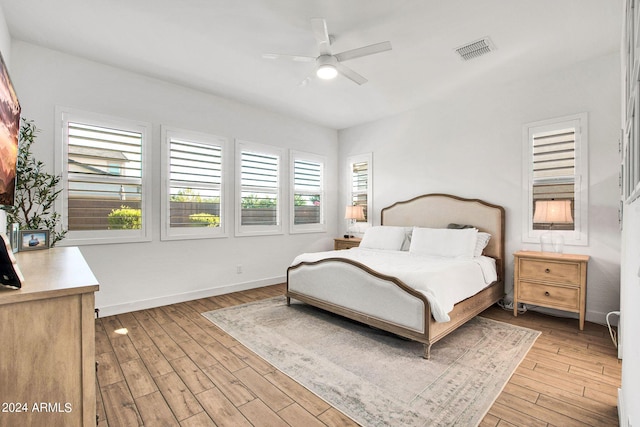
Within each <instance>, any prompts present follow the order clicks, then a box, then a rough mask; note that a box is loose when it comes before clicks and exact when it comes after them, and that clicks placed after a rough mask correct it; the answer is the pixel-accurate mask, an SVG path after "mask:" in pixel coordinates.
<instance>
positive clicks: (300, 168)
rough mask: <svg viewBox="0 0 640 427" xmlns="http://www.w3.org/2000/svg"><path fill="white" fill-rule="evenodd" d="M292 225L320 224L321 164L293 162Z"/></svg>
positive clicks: (301, 161)
mask: <svg viewBox="0 0 640 427" xmlns="http://www.w3.org/2000/svg"><path fill="white" fill-rule="evenodd" d="M293 169H294V172H293V183H294V184H293V185H294V224H295V225H298V224H320V223H321V222H322V218H321V208H320V204H321V202H322V200H321V199H322V163H318V162H312V161H307V160H295V161H294V162H293Z"/></svg>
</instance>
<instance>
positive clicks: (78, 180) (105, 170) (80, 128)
mask: <svg viewBox="0 0 640 427" xmlns="http://www.w3.org/2000/svg"><path fill="white" fill-rule="evenodd" d="M67 149H68V152H67V158H68V165H67V166H68V169H67V185H68V212H67V213H68V224H67V226H68V229H69V230H70V231H74V230H113V229H140V228H141V227H142V212H141V211H142V173H143V171H142V133H139V132H132V131H127V130H120V129H113V128H107V127H101V126H94V125H89V124H83V123H76V122H68V145H67ZM114 211H115V212H116V214H114Z"/></svg>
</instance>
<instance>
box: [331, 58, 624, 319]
mask: <svg viewBox="0 0 640 427" xmlns="http://www.w3.org/2000/svg"><path fill="white" fill-rule="evenodd" d="M479 60H482V59H479ZM619 79H620V59H619V55H618V54H617V53H616V54H612V55H608V56H605V57H601V58H597V59H594V60H591V61H588V62H585V63H581V64H577V65H575V66H574V67H571V68H569V69H565V70H562V71H560V72H555V73H552V74H549V75H543V76H539V77H538V78H537V79H535V80H527V81H521V80H515V79H514V81H511V82H504V84H502V85H500V86H497V87H483V86H482V82H481V81H479V82H474V84H475V86H474V87H464V88H461V89H460V91H459V92H456V93H453V94H449V97H448V98H446V99H434V100H433V101H432V102H431V103H430V104H428V105H425V106H424V107H422V108H420V109H417V110H413V111H409V112H407V113H404V114H401V115H398V116H395V117H392V118H388V119H384V120H379V121H377V122H373V123H370V124H365V125H362V126H358V127H354V128H350V129H346V130H341V131H340V132H339V140H340V146H339V147H340V155H339V158H340V165H341V166H340V177H341V181H340V182H345V179H346V176H345V172H346V166H345V165H344V163H345V159H346V157H347V156H350V155H356V154H360V153H366V152H372V153H373V203H374V206H373V211H374V217H373V222H374V224H379V223H380V209H382V208H383V207H385V206H388V205H390V204H392V203H393V202H395V201H398V200H404V199H408V198H411V197H414V196H416V195H420V194H424V193H451V194H455V195H458V196H462V197H469V198H480V199H484V200H486V201H488V202H491V203H495V204H499V205H502V206H504V207H505V210H506V251H507V252H506V253H507V254H509V256H508V259H507V290H508V291H511V290H512V288H513V257H511V256H510V254H511V253H513V252H515V251H517V250H519V249H530V250H539V245H531V244H524V243H522V240H521V234H522V227H521V221H522V197H523V190H522V188H523V187H522V183H521V181H522V173H521V168H522V160H521V159H522V155H523V150H522V145H523V143H522V126H523V124H525V123H529V122H533V121H537V120H543V119H549V118H554V117H560V116H565V115H569V114H575V113H581V112H587V113H588V114H589V116H588V117H589V157H590V158H589V180H590V181H589V183H590V188H589V246H565V252H573V253H584V254H588V255H590V256H591V257H592V258H591V260H590V262H589V268H588V291H587V316H586V317H587V320H590V321H595V322H599V323H603V322H604V317H605V315H606V313H607V312H609V311H612V310H617V309H618V306H619V285H620V274H619V268H620V232H619V227H618V219H617V208H618V200H619V194H618V168H619V157H618V138H619V129H620V111H619V102H620V89H619V88H620V80H619ZM345 193H346V191H345V189H344V188H343V187H341V188H340V199H339V200H340V201H345V200H346V195H345ZM343 204H344V203H343Z"/></svg>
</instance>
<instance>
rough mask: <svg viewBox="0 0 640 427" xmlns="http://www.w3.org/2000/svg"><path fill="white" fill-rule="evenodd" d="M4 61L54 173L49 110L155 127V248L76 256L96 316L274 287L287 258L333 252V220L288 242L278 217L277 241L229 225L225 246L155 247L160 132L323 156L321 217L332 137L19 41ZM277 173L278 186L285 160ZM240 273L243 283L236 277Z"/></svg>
mask: <svg viewBox="0 0 640 427" xmlns="http://www.w3.org/2000/svg"><path fill="white" fill-rule="evenodd" d="M12 53H13V69H12V77H13V80H14V84H15V86H16V91H17V93H18V97H19V98H20V101H21V103H22V106H23V117H26V118H29V119H33V120H34V121H35V123H36V125H37V126H38V127H39V128H41V129H42V131H41V133H40V134H39V136H38V138H37V140H36V143H35V144H34V153H35V155H36V157H37V158H38V159H40V160H42V161H44V162H45V163H46V165H47V166H48V167H49V169H51V170H53V165H54V145H53V141H54V132H55V131H56V124H55V123H54V109H55V106H57V105H59V106H65V107H71V108H75V109H80V110H86V111H91V112H97V113H102V114H107V115H111V116H116V117H123V118H130V119H135V120H141V121H146V122H150V123H152V125H153V136H152V141H153V147H152V158H153V169H152V171H151V173H152V174H153V193H152V198H153V223H152V229H153V241H152V242H150V243H134V244H114V245H93V246H83V247H82V248H81V250H82V253H83V254H84V256H85V258H86V259H87V261H88V263H89V265H90V266H91V268H92V270H93V271H94V273H95V275H96V277H97V278H98V280H99V281H100V291H99V292H98V293H97V295H96V306H97V307H98V308H100V309H101V314H104V315H108V314H114V313H119V312H125V311H130V310H133V309H138V308H143V307H150V306H157V305H162V304H168V303H172V302H176V301H183V300H188V299H193V298H197V297H201V296H207V295H214V294H220V293H225V292H230V291H233V290H239V289H246V288H250V287H256V286H261V285H265V284H273V283H280V282H282V281H284V277H285V274H286V268H287V266H288V265H289V263H290V262H291V261H292V260H293V258H294V256H295V255H297V254H299V253H301V252H304V251H317V250H325V249H329V248H331V246H332V243H333V242H332V238H333V237H334V236H335V235H336V233H337V228H336V224H335V220H334V216H333V215H331V214H330V215H328V218H329V224H328V227H327V232H326V233H315V234H296V235H289V234H288V232H287V231H286V230H287V228H288V224H289V216H288V211H287V210H286V209H285V212H284V215H283V224H285V234H284V235H279V236H261V237H241V238H235V237H233V230H234V227H233V223H230V224H229V227H228V230H229V234H230V235H229V237H228V238H223V239H204V240H190V241H170V242H166V241H160V166H159V164H160V145H159V144H160V125H161V124H162V125H169V126H174V127H179V128H184V129H191V130H195V131H200V132H209V133H212V134H215V135H220V136H224V137H227V138H230V140H233V138H239V139H243V140H248V141H253V142H259V143H263V144H270V145H274V146H279V147H283V148H285V149H289V148H291V149H295V150H299V151H307V152H312V153H317V154H320V155H323V156H326V158H327V168H326V176H327V188H328V191H327V201H326V209H327V212H328V213H332V212H335V210H336V199H337V195H336V190H335V189H336V186H337V184H336V182H337V169H336V164H337V132H336V131H335V130H332V129H328V128H324V127H321V126H317V125H313V124H310V123H306V122H302V121H298V120H294V119H290V118H287V117H284V116H281V115H278V114H274V113H272V112H269V111H266V110H261V109H257V108H254V107H250V106H248V105H245V104H241V103H238V102H234V101H230V100H227V99H223V98H219V97H216V96H212V95H208V94H204V93H202V92H199V91H195V90H190V89H187V88H184V87H181V86H177V85H174V84H170V83H166V82H162V81H159V80H155V79H152V78H148V77H144V76H141V75H138V74H135V73H131V72H127V71H124V70H121V69H117V68H112V67H109V66H105V65H102V64H99V63H96V62H91V61H87V60H84V59H80V58H78V57H74V56H70V55H66V54H62V53H60V52H57V51H53V50H49V49H45V48H42V47H38V46H35V45H32V44H28V43H24V42H21V41H15V42H14V43H13V46H12ZM168 60H170V58H168ZM285 160H286V159H285ZM283 164H284V166H285V172H286V173H285V175H283V177H285V183H286V182H287V181H288V177H289V175H288V160H286V161H285V162H283ZM231 188H233V187H231ZM285 188H286V189H287V190H286V191H285V193H284V194H285V196H286V197H285V199H286V200H288V198H289V197H288V185H286V186H285ZM232 200H233V198H231V199H230V200H229V201H230V202H232ZM231 219H232V218H231ZM238 264H242V266H243V273H242V274H237V273H236V266H237V265H238Z"/></svg>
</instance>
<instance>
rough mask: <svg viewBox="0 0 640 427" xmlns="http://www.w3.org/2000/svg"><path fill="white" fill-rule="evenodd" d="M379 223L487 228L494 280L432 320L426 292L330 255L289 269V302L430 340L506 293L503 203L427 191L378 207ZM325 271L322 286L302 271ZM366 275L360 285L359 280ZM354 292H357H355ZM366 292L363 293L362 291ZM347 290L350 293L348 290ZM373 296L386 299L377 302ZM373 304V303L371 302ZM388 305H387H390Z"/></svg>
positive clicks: (486, 252)
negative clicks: (443, 319)
mask: <svg viewBox="0 0 640 427" xmlns="http://www.w3.org/2000/svg"><path fill="white" fill-rule="evenodd" d="M381 215H382V216H381V223H382V225H395V226H406V227H410V226H417V227H430V228H446V227H447V226H448V225H449V224H450V223H456V224H466V225H473V226H474V227H476V228H478V230H479V231H485V232H487V233H490V234H491V236H492V237H491V240H490V242H489V245H488V246H487V247H486V248H485V250H484V255H486V256H490V257H493V258H494V259H495V260H496V268H497V273H498V280H497V281H495V282H493V283H491V284H490V285H489V286H487V287H486V288H485V289H483V290H482V291H480V292H478V293H477V294H476V295H474V296H472V297H469V298H467V299H465V300H464V301H461V302H459V303H458V304H456V305H455V306H454V309H453V310H452V311H451V312H450V313H449V316H450V318H451V320H450V321H449V322H436V321H435V320H434V319H433V317H432V315H431V308H430V305H429V302H428V301H427V299H426V297H425V296H424V295H423V294H422V293H420V292H418V291H416V290H414V289H412V288H410V287H409V286H407V285H406V284H404V283H403V282H402V281H401V280H399V279H397V278H395V277H390V276H386V275H383V274H380V273H378V272H376V271H374V270H372V269H371V268H369V267H367V266H365V265H363V264H360V263H358V262H355V261H351V260H347V259H342V258H328V259H323V260H320V261H316V262H301V263H299V264H297V265H294V266H291V267H289V268H288V270H287V290H286V294H285V295H286V297H287V304H290V302H291V298H293V299H296V300H298V301H301V302H304V303H307V304H309V305H313V306H316V307H318V308H321V309H324V310H327V311H330V312H332V313H335V314H338V315H341V316H344V317H347V318H350V319H353V320H356V321H359V322H362V323H365V324H367V325H370V326H373V327H375V328H379V329H382V330H385V331H388V332H391V333H394V334H397V335H400V336H402V337H405V338H409V339H412V340H415V341H418V342H421V343H423V344H424V354H423V357H424V358H426V359H429V357H430V355H431V346H432V345H433V344H434V343H435V342H437V341H438V340H440V339H442V338H443V337H445V336H446V335H447V334H449V333H450V332H452V331H454V330H455V329H456V328H458V327H459V326H460V325H462V324H464V323H465V322H467V321H468V320H470V319H471V318H473V317H475V316H476V315H477V314H479V313H480V312H482V311H484V310H485V309H486V308H488V307H490V306H491V305H493V304H494V303H496V302H497V301H498V300H499V299H500V298H502V297H503V296H504V259H505V258H504V228H505V226H504V221H505V214H504V209H503V208H502V207H501V206H497V205H493V204H490V203H487V202H484V201H482V200H478V199H464V198H460V197H456V196H452V195H447V194H426V195H422V196H418V197H415V198H413V199H411V200H406V201H402V202H397V203H395V204H393V205H391V206H389V207H386V208H384V209H382V212H381ZM313 274H324V275H325V276H323V277H327V280H326V283H323V285H322V289H318V287H309V286H307V283H309V282H310V281H309V280H305V277H309V275H313ZM363 281H367V282H368V283H366V284H365V285H363V286H362V287H360V285H358V283H362V282H363ZM354 292H355V294H354ZM365 292H366V294H365ZM349 294H351V295H349ZM372 301H374V302H375V301H384V304H383V306H384V307H385V308H383V309H382V310H380V305H379V304H378V305H376V304H371V302H372ZM374 306H375V307H377V308H375V309H373V308H372V307H374ZM386 307H389V308H388V309H387V308H386Z"/></svg>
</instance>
